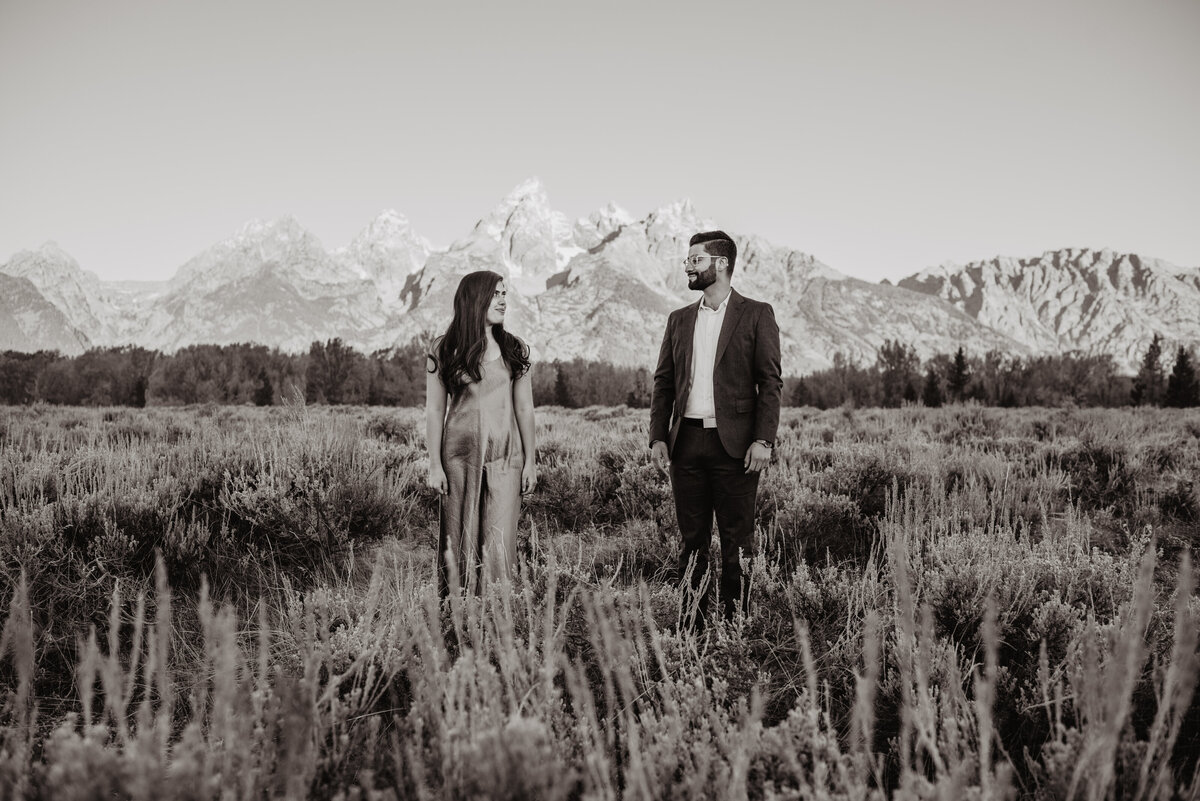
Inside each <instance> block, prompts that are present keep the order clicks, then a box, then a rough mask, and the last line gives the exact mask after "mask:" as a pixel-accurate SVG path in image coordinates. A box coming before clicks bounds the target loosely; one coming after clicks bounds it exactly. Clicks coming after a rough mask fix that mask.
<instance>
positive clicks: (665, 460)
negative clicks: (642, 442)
mask: <svg viewBox="0 0 1200 801" xmlns="http://www.w3.org/2000/svg"><path fill="white" fill-rule="evenodd" d="M650 461H652V462H654V466H655V467H657V468H658V470H659V472H660V473H662V474H663V475H664V476H669V475H670V471H671V454H670V453H669V452H668V451H667V443H665V442H663V441H662V440H661V439H656V440H654V442H653V443H652V444H651V445H650Z"/></svg>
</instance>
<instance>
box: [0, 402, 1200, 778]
mask: <svg viewBox="0 0 1200 801" xmlns="http://www.w3.org/2000/svg"><path fill="white" fill-rule="evenodd" d="M106 415H108V416H110V417H111V419H105V416H106ZM1105 415H1107V416H1105ZM418 422H419V418H418V416H417V414H416V413H415V412H400V413H395V414H393V413H390V412H381V411H378V410H350V411H348V412H344V413H340V414H339V413H333V412H329V411H327V410H303V409H292V410H285V411H284V412H283V413H275V412H272V413H268V414H266V415H264V414H262V413H259V412H257V411H255V410H241V409H234V410H230V409H199V410H193V411H191V412H184V413H180V412H166V411H162V410H151V411H148V412H102V411H101V412H85V411H76V410H53V411H52V410H46V409H34V410H31V411H28V412H11V413H8V415H7V416H6V417H5V418H4V419H3V423H2V425H0V487H2V491H3V493H4V495H3V497H4V499H5V500H4V507H3V515H2V516H0V558H2V564H3V570H4V574H3V575H4V586H3V588H0V589H3V593H4V595H3V600H6V601H7V602H8V603H9V611H8V614H7V616H6V618H5V623H4V629H3V635H2V639H0V689H2V690H3V692H4V697H3V702H2V703H3V706H2V709H0V797H4V798H97V799H98V798H111V797H125V798H162V799H173V798H188V799H191V798H204V799H208V798H309V797H311V798H409V797H413V798H504V797H508V798H666V797H670V798H742V797H745V798H755V799H759V798H862V799H865V798H881V797H885V796H890V797H897V798H966V797H974V798H1012V797H1027V798H1043V799H1059V798H1061V799H1067V798H1081V799H1082V798H1088V799H1091V798H1137V799H1143V798H1146V799H1149V798H1154V799H1158V798H1162V799H1166V798H1174V797H1184V798H1195V797H1197V796H1198V795H1200V781H1197V777H1196V774H1195V772H1194V771H1195V756H1196V753H1197V747H1196V737H1197V734H1196V730H1195V729H1196V723H1197V714H1196V704H1195V702H1194V689H1195V684H1196V679H1197V662H1196V660H1197V643H1196V632H1197V614H1200V602H1198V601H1197V598H1196V594H1195V587H1194V583H1193V579H1192V570H1191V566H1190V559H1189V557H1188V555H1187V546H1188V545H1190V541H1191V538H1192V537H1193V536H1194V533H1195V528H1194V523H1195V518H1194V517H1191V516H1190V513H1189V511H1188V510H1189V508H1191V507H1190V506H1189V504H1191V503H1193V502H1194V500H1195V497H1194V489H1193V490H1191V492H1192V494H1191V495H1189V494H1188V492H1189V491H1188V490H1187V485H1186V481H1187V478H1186V476H1187V475H1188V471H1192V472H1191V473H1190V475H1192V476H1194V475H1195V474H1196V473H1195V472H1194V468H1195V467H1196V465H1197V464H1200V451H1198V448H1200V424H1198V423H1197V420H1195V419H1194V418H1193V417H1189V416H1187V415H1186V414H1182V413H1181V414H1179V415H1170V414H1165V413H1157V412H1155V413H1151V414H1150V415H1148V416H1146V417H1142V416H1139V415H1138V414H1132V413H1126V412H1110V413H1099V414H1096V413H1091V412H1069V413H1062V412H1058V411H1045V410H1042V411H1038V410H1021V411H1019V412H1011V413H1010V412H1000V411H997V410H987V409H978V408H973V407H967V408H951V409H948V410H937V411H923V410H899V411H894V412H843V411H835V412H826V413H821V414H814V413H812V412H806V411H800V412H792V413H789V415H788V416H787V417H786V418H785V423H786V426H785V429H784V432H783V436H782V437H781V441H780V444H779V448H778V450H779V453H778V461H777V463H776V464H775V465H774V466H773V468H772V470H771V472H770V473H769V474H768V475H767V477H766V478H765V479H764V483H763V489H762V496H761V497H762V503H761V504H760V506H761V514H760V521H759V522H760V535H759V536H760V546H761V547H760V555H759V557H757V558H755V559H754V560H753V561H752V563H751V564H749V565H748V566H747V567H748V569H749V575H750V576H751V578H752V581H753V582H754V585H755V598H756V602H755V605H754V607H753V608H752V609H751V610H750V613H749V614H748V615H745V616H743V617H740V618H739V619H738V620H736V621H735V622H733V623H732V624H729V625H724V624H718V625H716V626H714V627H713V628H712V630H711V631H710V633H709V635H708V636H707V637H705V638H701V639H696V638H695V637H693V636H691V635H689V634H680V633H677V632H676V631H675V629H674V627H673V623H674V621H675V620H676V618H677V616H678V613H679V610H680V606H681V604H682V603H683V599H682V598H681V597H680V594H679V593H678V592H677V591H676V590H675V589H674V586H673V583H672V582H671V581H670V580H669V579H670V575H669V565H670V563H671V562H672V561H673V556H672V554H673V551H672V548H673V544H674V540H673V537H672V531H671V526H672V525H673V521H672V519H671V516H670V510H669V508H664V502H665V501H666V499H667V498H669V494H667V490H666V489H665V486H664V484H663V483H662V482H661V481H660V480H658V479H656V478H655V476H654V475H653V473H652V471H651V469H650V468H649V463H648V460H647V459H646V454H645V449H644V445H643V443H642V442H641V439H642V437H643V432H644V425H645V420H644V418H643V416H642V415H640V414H638V413H635V412H628V411H626V410H619V409H618V410H600V409H595V410H584V411H583V412H581V413H567V412H556V411H553V410H549V411H546V412H544V413H543V414H542V415H541V418H540V424H541V426H542V432H541V441H542V442H544V443H545V453H544V454H543V459H542V464H543V471H542V478H543V483H544V484H545V485H546V486H545V487H544V488H543V490H542V492H541V494H540V495H539V496H538V497H537V498H535V499H534V501H533V502H531V503H530V504H529V509H528V514H527V515H526V518H527V520H526V522H527V529H526V530H525V532H524V533H523V538H522V544H523V560H522V569H521V575H520V576H519V577H518V578H517V579H516V580H515V581H514V582H513V583H512V584H511V585H504V586H497V587H492V588H489V590H488V591H487V592H486V593H485V594H483V595H482V596H481V597H460V596H457V595H455V596H453V599H452V603H451V604H450V605H449V607H447V608H445V609H443V608H441V607H440V606H439V604H438V601H437V599H436V592H435V590H434V586H433V582H432V575H431V572H432V571H431V565H432V554H431V550H430V548H431V544H430V543H431V540H432V536H433V528H432V524H431V521H430V518H429V511H430V508H431V507H430V499H429V498H428V496H426V495H424V494H422V492H421V490H420V488H419V479H420V460H421V458H422V454H421V450H420V446H419V439H418V438H417V434H416V432H417V430H418V428H417V426H418ZM1193 426H1194V428H1193ZM172 432H174V433H172ZM214 465H216V466H217V467H214ZM65 468H70V469H65ZM1181 484H1182V486H1183V489H1181V488H1180V487H1181ZM139 493H140V494H139ZM568 501H569V503H570V504H573V505H568ZM556 504H562V505H563V508H564V510H565V512H564V520H559V519H557V518H556V517H555V508H556ZM163 508H166V509H168V510H170V512H169V513H163V512H162V511H161V510H162V509H163ZM80 510H84V511H80ZM131 510H133V511H131ZM138 510H141V513H140V514H139V513H137V512H138ZM155 510H157V511H155ZM85 512H86V513H85ZM181 516H182V517H183V518H185V519H186V521H187V525H186V527H185V528H186V529H188V530H190V531H191V532H192V533H191V535H190V539H186V538H183V539H186V541H187V542H190V543H193V545H192V548H193V550H191V551H183V550H182V549H180V548H179V547H178V542H179V541H180V539H181V537H180V533H179V527H178V524H176V525H175V527H174V528H173V527H172V526H171V525H170V521H171V520H173V519H180V517H181ZM85 522H86V523H87V526H85V525H83V523H85ZM88 526H90V527H88ZM847 541H849V543H847ZM122 543H124V544H122ZM172 548H174V550H172ZM288 548H291V549H293V550H292V551H291V552H290V554H289V555H288V556H287V557H286V558H285V557H281V556H280V555H279V554H280V553H281V552H282V551H284V550H286V549H288ZM143 549H146V550H147V551H148V556H147V555H144V554H143ZM156 552H157V553H158V554H160V556H158V557H156V556H155V553H156ZM227 566H229V567H227ZM226 567H227V569H228V571H229V572H227V573H226V574H225V575H212V576H211V577H210V578H209V579H208V580H205V579H202V578H200V572H201V569H202V568H207V569H208V570H214V571H215V570H217V569H219V568H226ZM68 640H69V642H68Z"/></svg>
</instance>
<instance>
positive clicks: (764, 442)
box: [754, 439, 775, 450]
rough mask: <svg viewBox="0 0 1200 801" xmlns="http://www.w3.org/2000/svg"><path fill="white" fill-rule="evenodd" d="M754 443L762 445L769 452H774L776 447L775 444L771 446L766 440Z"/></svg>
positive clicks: (757, 440) (758, 440)
mask: <svg viewBox="0 0 1200 801" xmlns="http://www.w3.org/2000/svg"><path fill="white" fill-rule="evenodd" d="M754 441H755V442H757V443H758V444H759V445H762V446H763V447H764V448H766V449H767V450H772V449H774V447H775V446H774V445H773V444H771V443H770V442H767V441H766V440H765V439H756V440H754Z"/></svg>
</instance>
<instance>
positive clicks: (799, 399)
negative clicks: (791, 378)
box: [791, 378, 812, 406]
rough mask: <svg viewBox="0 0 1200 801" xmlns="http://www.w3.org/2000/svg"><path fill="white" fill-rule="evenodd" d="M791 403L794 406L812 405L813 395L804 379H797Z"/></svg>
mask: <svg viewBox="0 0 1200 801" xmlns="http://www.w3.org/2000/svg"><path fill="white" fill-rule="evenodd" d="M791 401H792V403H791V405H792V406H808V405H810V404H811V403H812V393H811V392H809V391H808V384H806V383H805V382H804V379H803V378H798V379H796V385H795V386H794V387H792V396H791Z"/></svg>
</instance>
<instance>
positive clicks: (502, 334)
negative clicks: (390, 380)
mask: <svg viewBox="0 0 1200 801" xmlns="http://www.w3.org/2000/svg"><path fill="white" fill-rule="evenodd" d="M503 280H504V276H502V275H500V273H494V272H492V271H491V270H478V271H476V272H473V273H467V274H466V275H464V276H463V277H462V280H461V281H459V282H458V289H457V290H455V292H454V318H453V319H452V320H451V321H450V327H449V328H447V329H446V333H445V334H444V335H443V336H442V337H440V338H439V339H438V341H437V342H436V343H435V345H434V351H435V353H434V361H435V364H434V366H433V368H434V369H433V370H430V372H437V373H438V374H439V375H440V376H441V379H442V385H443V386H445V387H446V392H448V393H450V395H452V396H453V395H457V394H458V393H459V392H462V389H463V387H465V386H466V385H467V383H468V382H469V381H479V380H480V379H481V378H483V354H484V352H485V350H486V349H487V339H486V336H487V333H488V328H489V326H488V325H487V310H488V306H490V305H491V303H492V296H493V295H494V294H495V292H496V285H497V284H499V283H500V282H501V281H503ZM490 328H491V334H492V336H493V337H494V338H495V340H496V342H497V343H499V345H500V355H501V357H502V358H503V359H504V361H505V362H506V363H507V364H508V370H509V372H510V373H512V377H513V378H514V379H515V378H519V377H521V376H523V375H525V373H526V372H528V370H529V351H528V349H527V348H526V347H525V344H524V343H523V342H521V340H519V339H517V337H515V336H513V335H512V334H510V333H508V332H507V331H505V330H504V324H503V323H500V324H499V325H493V326H490Z"/></svg>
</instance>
